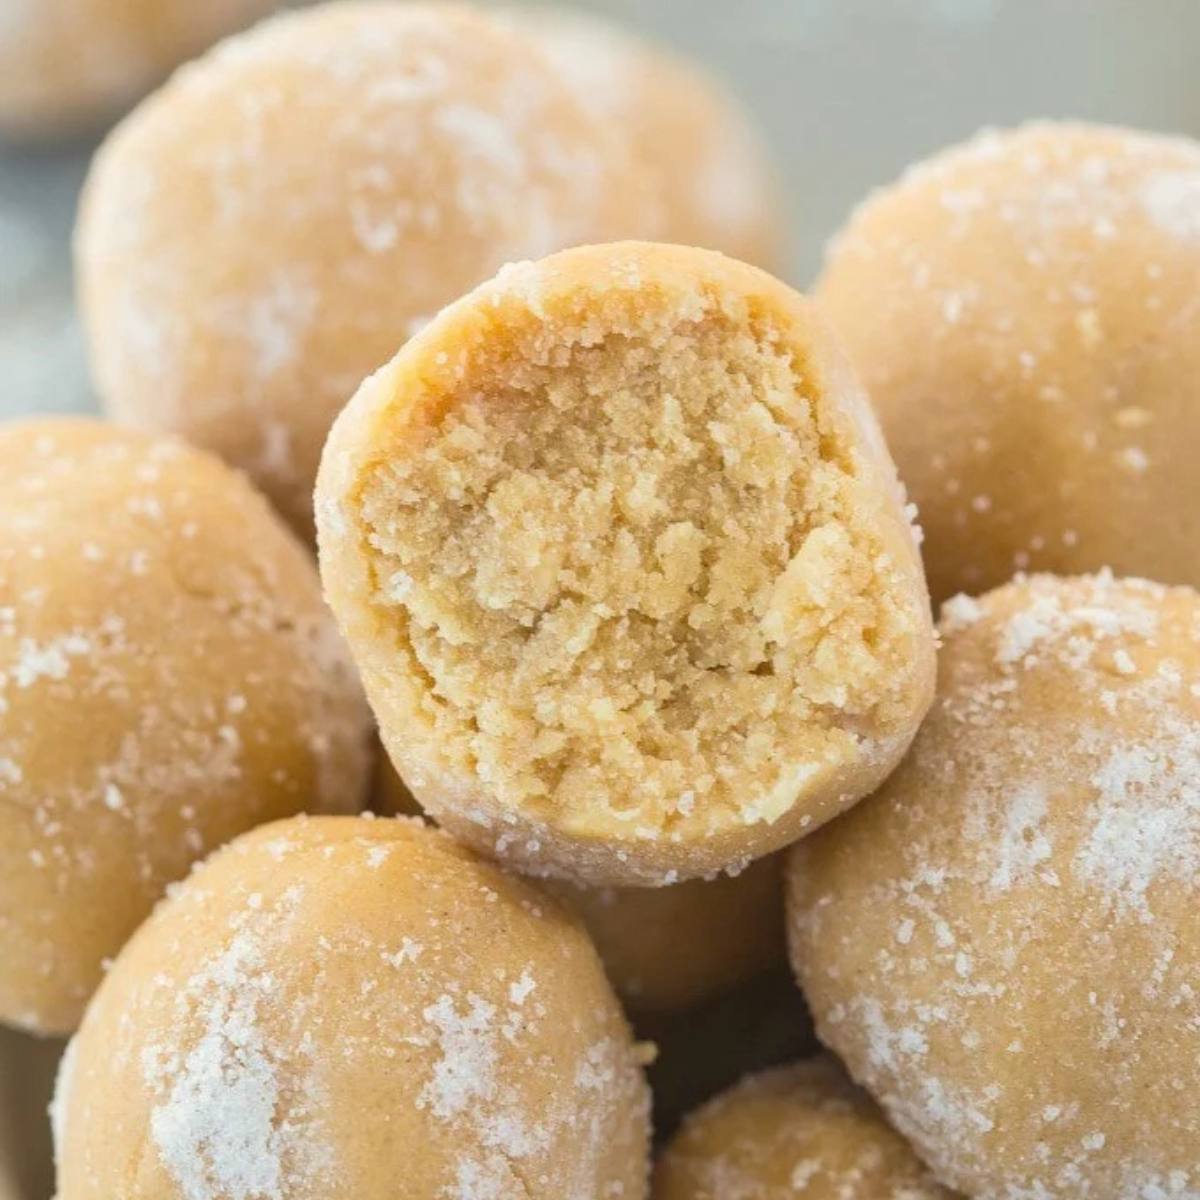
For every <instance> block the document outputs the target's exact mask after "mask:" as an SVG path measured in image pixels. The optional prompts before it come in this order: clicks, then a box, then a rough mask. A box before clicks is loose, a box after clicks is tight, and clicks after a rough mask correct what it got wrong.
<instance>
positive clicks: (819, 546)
mask: <svg viewBox="0 0 1200 1200" xmlns="http://www.w3.org/2000/svg"><path fill="white" fill-rule="evenodd" d="M317 495H318V501H317V509H318V511H317V520H318V527H319V533H320V547H321V567H322V574H323V578H324V581H325V585H326V592H327V595H328V596H329V599H330V602H331V604H332V606H333V608H334V611H335V612H336V613H337V615H338V618H339V620H340V622H341V624H342V627H343V629H344V631H345V632H346V633H347V635H348V637H349V640H350V644H351V649H352V651H353V652H354V654H355V655H356V657H357V659H358V663H359V666H360V669H361V670H362V671H363V673H364V678H365V682H366V685H367V692H368V698H369V699H370V700H371V702H372V705H373V707H374V709H375V713H376V717H377V718H378V720H379V724H380V729H381V736H382V738H383V741H384V744H385V745H386V747H387V750H388V754H389V756H390V757H391V759H392V761H393V762H394V763H396V765H397V767H398V768H399V769H400V772H401V774H402V775H403V776H404V779H405V782H406V783H407V784H408V785H409V787H410V788H411V789H412V791H413V794H414V795H415V796H416V798H417V799H418V800H419V801H420V802H421V804H422V806H423V807H424V808H425V809H426V810H427V811H428V812H429V813H430V814H431V815H432V816H434V817H435V818H436V819H437V821H438V822H439V823H440V824H442V825H444V826H445V827H446V828H447V829H449V830H451V832H453V833H454V834H455V835H456V836H457V837H460V838H462V839H463V840H464V841H466V842H468V843H469V844H471V845H474V846H476V847H479V848H481V849H483V850H485V851H486V852H489V853H493V854H495V855H497V856H498V857H500V858H502V859H503V860H505V861H507V862H510V863H512V864H515V865H517V866H519V867H520V868H521V869H523V870H527V871H530V872H534V873H542V874H551V875H561V876H563V877H566V878H570V879H573V880H575V881H576V882H586V883H591V884H608V885H644V884H651V885H654V884H663V883H674V882H677V881H678V880H680V879H683V878H688V877H697V876H701V875H705V874H711V873H713V872H715V871H718V870H721V869H726V868H729V867H731V866H736V865H744V864H745V862H746V861H747V860H749V859H751V858H756V857H760V856H762V855H764V854H767V853H769V852H770V851H772V850H775V849H778V848H779V847H781V846H783V845H787V844H788V843H790V842H792V841H794V840H795V839H796V838H797V837H799V836H800V835H801V834H802V833H804V832H806V831H807V830H810V829H814V828H816V826H818V825H819V824H821V823H822V822H823V821H826V820H828V819H829V818H830V817H832V816H835V815H836V814H837V813H838V812H840V811H842V810H843V809H844V808H846V807H848V806H849V805H850V804H851V803H853V802H854V801H855V800H857V799H858V798H859V797H860V796H863V795H865V794H866V793H868V792H869V791H871V790H872V789H873V788H874V787H875V786H876V785H877V784H878V783H879V782H880V781H881V780H882V779H883V778H885V777H886V776H887V774H888V772H889V771H890V770H891V769H892V767H894V766H895V764H896V762H897V761H898V760H899V758H900V757H901V755H902V754H903V752H904V750H905V749H906V748H907V746H908V743H909V741H910V740H911V738H912V735H913V733H914V731H915V729H916V726H917V724H918V723H919V721H920V719H921V717H922V716H923V714H924V712H925V709H926V708H927V706H928V703H929V701H930V698H931V694H932V687H933V674H934V663H933V638H932V628H931V621H930V616H929V609H928V599H927V596H926V593H925V584H924V578H923V576H922V574H921V566H920V560H919V557H918V555H917V552H916V549H915V545H914V541H913V537H912V530H911V527H910V525H909V521H908V518H907V516H906V515H905V512H904V510H903V506H902V504H901V499H900V492H899V488H898V485H897V483H896V478H895V472H894V469H893V467H892V464H891V460H890V459H889V458H888V457H887V450H886V448H885V447H884V445H883V442H882V440H881V439H880V438H879V436H878V430H877V429H876V428H875V426H874V424H873V422H872V420H871V417H870V414H869V410H868V408H867V406H866V404H865V401H864V400H863V398H862V396H861V393H860V392H859V390H858V386H857V384H856V383H855V382H854V379H853V377H852V376H851V375H850V374H849V371H848V369H847V368H846V367H845V365H844V362H843V360H842V357H841V354H840V351H839V350H838V349H837V347H836V346H835V344H834V343H833V341H832V340H831V338H830V336H829V334H828V332H827V330H826V328H825V326H824V325H823V324H821V323H819V322H818V321H817V319H816V318H815V317H814V316H813V314H812V313H811V311H810V306H809V305H808V304H807V302H806V301H804V299H803V298H802V297H800V296H797V295H796V294H795V293H794V292H792V291H791V290H789V289H788V288H786V287H784V286H783V285H782V284H780V283H778V282H776V281H775V280H773V279H772V278H770V276H768V275H765V274H764V273H763V272H761V271H758V270H756V269H755V268H753V267H748V266H744V265H742V264H740V263H735V262H733V261H732V260H731V259H726V258H723V257H721V256H720V255H719V254H715V253H712V252H710V251H704V250H694V249H686V248H684V247H679V246H654V245H648V244H641V243H623V244H616V245H609V246H595V247H585V248H581V249H576V250H568V251H565V252H563V253H562V254H559V255H555V256H552V257H550V258H549V259H546V260H545V261H543V262H541V263H524V264H520V265H516V266H513V267H510V268H508V269H506V270H505V271H502V272H501V273H500V275H498V276H497V277H496V279H494V280H492V281H491V282H489V283H488V284H486V285H484V286H482V287H481V288H479V289H478V290H477V291H475V292H473V293H472V294H471V295H469V296H467V297H465V298H464V299H463V300H461V301H459V302H458V303H457V304H454V305H452V306H451V307H450V308H448V309H446V310H445V311H444V312H443V313H442V314H441V315H440V316H439V317H438V318H437V319H436V320H435V321H434V322H433V323H432V324H431V325H430V326H429V328H427V329H426V330H425V331H424V332H423V333H422V334H420V335H419V336H418V337H416V338H414V339H413V340H412V341H410V342H409V343H408V345H407V346H406V347H405V348H404V349H403V350H402V351H401V352H400V354H399V355H398V356H397V357H396V358H395V360H394V361H393V362H392V363H391V364H390V365H389V366H387V367H386V368H384V369H383V370H382V371H380V372H379V373H378V374H376V375H375V376H374V377H373V378H372V379H371V380H369V381H368V382H367V383H366V384H364V386H363V388H362V389H361V390H360V391H359V393H358V395H357V396H356V398H355V399H354V400H353V401H352V402H351V403H350V405H348V406H347V408H346V409H345V411H344V412H343V413H342V414H341V416H340V417H339V418H338V421H337V423H336V424H335V426H334V429H333V431H332V433H331V434H330V440H329V443H328V445H327V447H326V451H325V457H324V460H323V463H322V468H321V475H320V478H319V481H318V485H317Z"/></svg>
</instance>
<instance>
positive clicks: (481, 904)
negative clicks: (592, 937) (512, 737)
mask: <svg viewBox="0 0 1200 1200" xmlns="http://www.w3.org/2000/svg"><path fill="white" fill-rule="evenodd" d="M71 1058H72V1061H71V1065H70V1068H69V1069H68V1070H67V1071H66V1072H65V1073H64V1076H63V1080H62V1082H61V1083H60V1087H59V1097H58V1100H57V1112H58V1120H57V1129H58V1139H59V1146H58V1151H59V1164H60V1167H59V1181H58V1182H59V1196H60V1198H61V1200H111V1198H112V1197H114V1196H118V1195H119V1196H121V1197H122V1198H123V1200H152V1198H153V1200H162V1198H163V1197H179V1198H180V1200H225V1198H226V1197H229V1196H245V1197H250V1196H256V1195H272V1194H274V1195H286V1196H287V1197H289V1200H360V1198H361V1197H365V1196H385V1195H393V1194H395V1189H396V1181H397V1180H403V1181H404V1189H405V1190H406V1191H407V1192H408V1193H409V1194H411V1195H414V1196H428V1197H442V1196H445V1197H459V1196H463V1197H466V1196H481V1195H482V1196H522V1197H525V1198H527V1200H596V1198H597V1197H603V1196H614V1197H615V1196H625V1197H629V1198H630V1200H644V1197H645V1194H646V1160H647V1150H648V1134H649V1131H648V1125H647V1110H648V1096H647V1092H646V1087H645V1082H644V1080H643V1078H642V1074H641V1071H640V1069H639V1067H638V1065H637V1061H636V1053H635V1048H634V1045H633V1042H632V1039H631V1036H630V1032H629V1029H628V1026H627V1025H626V1023H625V1020H624V1017H623V1016H622V1014H621V1012H620V1008H619V1006H618V1004H617V1002H616V999H615V997H614V996H613V994H612V992H611V989H610V988H609V986H608V984H607V982H606V981H605V979H604V974H603V971H602V969H601V967H600V963H599V961H598V959H597V958H596V954H595V951H594V950H593V948H592V946H591V945H590V943H589V942H588V940H587V938H586V936H585V935H584V933H583V932H582V930H581V929H580V928H579V926H578V924H577V922H575V921H574V919H573V918H571V917H570V916H569V914H567V913H566V911H565V910H563V909H561V908H559V906H557V905H556V904H554V903H553V901H551V900H549V899H548V898H546V897H545V896H543V895H541V894H540V893H539V892H538V891H537V890H536V889H534V888H532V887H529V886H527V885H525V884H523V883H522V882H520V881H519V880H516V879H514V878H512V877H510V876H507V875H504V874H503V873H502V872H500V871H499V870H497V869H496V868H494V867H492V866H491V865H489V864H486V863H483V862H480V861H479V860H477V859H476V858H475V857H474V856H473V855H472V854H470V853H469V852H468V851H466V850H464V849H463V848H461V847H459V846H458V845H456V844H455V843H453V842H452V841H451V840H450V839H449V838H448V837H447V836H446V835H444V834H442V833H440V832H438V831H435V830H432V829H429V828H428V827H426V826H424V825H423V824H422V823H421V822H419V821H415V820H365V819H361V818H310V819H303V818H301V819H296V820H293V821H289V822H283V823H279V824H276V825H273V826H269V827H266V828H264V829H260V830H256V831H255V832H253V833H251V834H248V835H246V836H244V837H242V838H240V839H238V840H237V841H235V842H233V843H232V844H231V845H230V846H229V847H227V848H226V849H225V850H223V851H222V852H220V853H219V854H218V855H216V856H214V857H213V858H212V859H211V860H210V861H209V862H208V863H206V864H205V865H204V866H203V867H202V868H200V869H199V870H198V871H197V872H196V873H195V874H194V875H193V876H192V877H191V879H189V880H188V882H186V883H185V884H183V885H181V886H180V887H179V888H178V889H177V890H176V891H175V892H174V894H173V896H172V898H171V899H170V900H169V901H167V902H166V903H164V904H163V905H162V906H161V907H160V908H159V909H158V911H157V912H156V913H155V915H154V916H153V917H152V918H151V919H150V921H148V922H147V924H146V925H144V926H143V927H142V929H141V930H139V932H138V933H137V935H136V936H135V937H134V939H133V940H132V941H131V942H130V943H129V945H128V946H127V947H126V948H125V950H124V951H123V952H122V954H121V956H120V957H119V959H118V961H117V963H116V965H115V966H114V967H113V969H112V971H111V972H110V974H109V976H108V978H107V979H106V980H105V983H104V985H103V986H102V988H101V990H100V991H99V992H98V994H97V996H96V999H95V1001H94V1003H93V1004H92V1006H91V1008H90V1009H89V1011H88V1015H87V1018H86V1020H85V1022H84V1025H83V1027H82V1029H81V1031H80V1033H79V1034H78V1036H77V1037H76V1039H75V1041H74V1042H73V1043H72V1051H71Z"/></svg>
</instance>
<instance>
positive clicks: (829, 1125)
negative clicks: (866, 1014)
mask: <svg viewBox="0 0 1200 1200" xmlns="http://www.w3.org/2000/svg"><path fill="white" fill-rule="evenodd" d="M653 1195H654V1200H953V1196H952V1194H951V1193H950V1192H948V1191H947V1190H946V1189H945V1188H943V1187H941V1186H940V1185H939V1184H938V1182H937V1181H936V1180H935V1179H934V1177H933V1176H932V1174H930V1172H929V1171H928V1169H927V1168H926V1167H925V1166H924V1164H922V1163H921V1162H920V1161H919V1160H918V1158H917V1156H916V1155H915V1154H914V1153H913V1152H912V1150H911V1149H910V1147H909V1146H908V1144H907V1143H906V1142H905V1141H904V1140H903V1139H902V1138H901V1137H900V1136H899V1134H897V1133H894V1132H893V1131H892V1130H891V1129H890V1128H889V1127H888V1125H887V1123H886V1122H885V1121H884V1119H883V1116H882V1114H881V1113H880V1112H879V1110H878V1109H877V1108H876V1107H875V1105H874V1104H873V1103H872V1102H871V1100H870V1098H869V1097H868V1096H866V1095H865V1094H864V1093H863V1092H860V1091H859V1090H858V1088H856V1087H855V1086H854V1085H853V1084H852V1083H851V1082H850V1080H849V1079H847V1078H846V1075H845V1073H844V1072H843V1070H842V1068H841V1066H840V1065H839V1064H838V1063H837V1062H835V1061H834V1059H833V1058H831V1057H829V1056H824V1057H821V1058H815V1059H811V1060H808V1061H806V1062H801V1063H796V1064H795V1065H794V1066H790V1067H779V1068H776V1069H774V1070H770V1071H764V1072H762V1073H761V1074H759V1075H752V1076H750V1077H749V1078H747V1079H744V1080H743V1081H742V1082H741V1083H739V1084H738V1085H737V1086H736V1087H733V1088H730V1089H729V1091H727V1092H724V1093H722V1094H721V1095H720V1096H718V1097H717V1098H716V1099H715V1100H711V1101H709V1103H708V1104H706V1105H705V1106H704V1107H703V1108H701V1109H699V1110H698V1111H697V1112H695V1113H693V1114H692V1115H691V1116H690V1117H689V1118H688V1119H687V1120H686V1121H685V1122H684V1125H683V1128H682V1130H681V1131H680V1132H679V1133H678V1134H677V1135H676V1136H675V1138H673V1139H672V1141H671V1142H670V1143H669V1144H668V1146H667V1148H666V1150H665V1151H664V1152H663V1155H662V1157H661V1158H660V1159H659V1161H658V1166H657V1168H656V1171H655V1177H654V1189H653Z"/></svg>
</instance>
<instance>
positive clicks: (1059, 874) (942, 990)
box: [790, 575, 1200, 1200]
mask: <svg viewBox="0 0 1200 1200" xmlns="http://www.w3.org/2000/svg"><path fill="white" fill-rule="evenodd" d="M942 633H943V636H944V638H945V647H944V649H943V651H942V665H941V672H942V675H941V680H940V683H939V695H938V699H937V700H936V701H935V705H934V709H933V710H932V713H931V715H930V717H929V719H928V721H927V723H926V725H925V727H924V728H923V730H922V732H921V733H920V734H919V735H918V738H917V741H916V742H915V743H914V748H913V751H912V753H911V755H910V757H909V759H908V760H907V761H906V763H905V764H904V765H903V766H902V767H901V769H900V771H899V772H898V773H897V774H896V775H895V776H893V777H892V779H891V780H890V781H889V782H888V784H887V785H886V786H885V788H884V789H883V790H882V791H881V793H880V794H879V795H878V796H877V797H875V798H873V799H872V800H870V801H868V802H867V803H866V805H865V806H864V807H863V808H862V810H861V811H858V812H856V813H854V814H851V816H850V817H848V818H847V819H846V820H845V822H844V823H843V824H840V825H839V826H838V827H836V828H834V829H831V830H829V831H827V832H824V833H822V834H818V835H817V837H816V840H815V841H814V842H812V843H811V844H810V845H808V846H806V847H802V848H800V849H799V850H798V851H797V852H796V854H795V856H794V859H793V862H792V866H791V880H790V889H791V924H792V936H793V955H794V961H795V963H796V966H797V969H798V971H799V973H800V976H801V978H802V980H803V982H804V984H805V986H806V989H807V991H808V994H809V996H810V999H812V1001H813V1003H814V1007H815V1009H816V1012H817V1016H818V1024H819V1029H820V1032H821V1036H822V1037H823V1038H824V1039H825V1040H826V1041H827V1042H828V1044H830V1045H831V1046H832V1047H833V1048H835V1049H836V1050H838V1051H839V1052H840V1053H841V1054H843V1055H844V1057H845V1058H846V1059H847V1061H848V1062H849V1064H850V1066H851V1068H852V1070H853V1072H854V1074H855V1075H856V1076H857V1077H858V1078H860V1079H861V1080H862V1081H863V1082H864V1083H865V1084H866V1085H867V1086H868V1087H869V1088H870V1089H871V1090H872V1091H873V1092H874V1093H875V1095H876V1096H877V1098H879V1099H880V1100H881V1102H882V1103H883V1105H884V1107H885V1108H887V1110H888V1112H889V1114H890V1116H891V1117H892V1119H893V1120H894V1121H895V1123H896V1124H897V1126H898V1127H899V1128H900V1130H901V1131H902V1132H904V1133H906V1134H907V1135H908V1136H910V1137H911V1138H912V1139H913V1140H914V1141H915V1142H916V1144H917V1146H918V1148H919V1149H920V1150H921V1152H922V1153H923V1155H924V1156H925V1157H926V1158H927V1159H928V1161H929V1162H930V1163H931V1164H932V1165H933V1166H934V1168H935V1169H936V1170H937V1171H938V1172H939V1174H940V1175H941V1176H942V1177H943V1178H944V1179H945V1180H946V1181H947V1182H948V1183H950V1184H953V1185H954V1186H957V1187H959V1188H961V1189H962V1190H964V1191H966V1192H967V1193H968V1194H981V1195H988V1196H993V1197H997V1198H998V1200H1025V1198H1027V1197H1030V1196H1038V1197H1044V1198H1046V1200H1057V1198H1059V1197H1061V1198H1062V1200H1066V1198H1067V1197H1071V1198H1076V1197H1080V1196H1087V1197H1091V1196H1095V1197H1113V1196H1120V1197H1130V1198H1131V1200H1150V1198H1154V1197H1160V1196H1163V1197H1165V1196H1178V1197H1193V1196H1196V1195H1200V1174H1197V1171H1196V1163H1195V1145H1196V1142H1197V1138H1198V1137H1200V1121H1198V1119H1197V1118H1196V1116H1195V1113H1194V1111H1193V1109H1192V1107H1191V1106H1190V1105H1188V1104H1186V1103H1181V1102H1180V1098H1181V1097H1184V1096H1186V1095H1189V1094H1190V1093H1191V1092H1192V1091H1193V1090H1194V1089H1195V1086H1196V1083H1197V1079H1196V1073H1195V1064H1196V1062H1197V1061H1198V1055H1200V1036H1198V1034H1197V1030H1198V1029H1200V1018H1198V1015H1197V997H1198V996H1200V942H1198V941H1197V939H1196V937H1195V936H1194V920H1193V916H1192V914H1193V913H1194V909H1195V904H1196V900H1197V896H1196V879H1197V876H1198V870H1200V783H1198V782H1197V781H1198V779H1200V758H1198V755H1200V598H1198V597H1197V596H1196V594H1195V593H1194V592H1191V591H1190V590H1188V589H1182V588H1180V589H1166V588H1163V587H1160V586H1158V585H1156V584H1150V583H1144V582H1140V581H1129V580H1127V581H1120V580H1114V579H1113V578H1112V576H1111V575H1100V576H1096V577H1090V578H1082V579H1068V580H1061V579H1055V578H1052V577H1032V578H1030V579H1028V580H1019V581H1018V582H1016V583H1015V584H1013V585H1011V586H1010V587H1007V588H1003V589H1000V590H999V591H997V592H994V593H990V594H989V595H987V596H984V597H982V598H981V599H979V600H976V601H967V600H956V601H954V602H953V603H952V604H949V605H947V607H946V611H945V612H944V614H943V621H942Z"/></svg>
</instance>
